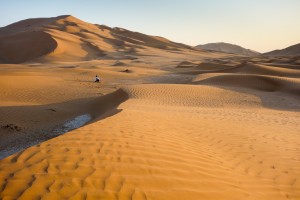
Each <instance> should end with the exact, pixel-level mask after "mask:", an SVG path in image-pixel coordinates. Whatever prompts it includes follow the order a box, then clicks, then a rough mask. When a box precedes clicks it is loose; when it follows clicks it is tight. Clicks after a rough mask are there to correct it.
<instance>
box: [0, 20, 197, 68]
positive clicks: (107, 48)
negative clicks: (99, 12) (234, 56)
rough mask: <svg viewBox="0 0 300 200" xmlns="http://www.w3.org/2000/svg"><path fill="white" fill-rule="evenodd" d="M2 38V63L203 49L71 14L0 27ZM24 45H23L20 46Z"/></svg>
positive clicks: (0, 50) (86, 58)
mask: <svg viewBox="0 0 300 200" xmlns="http://www.w3.org/2000/svg"><path fill="white" fill-rule="evenodd" d="M32 32H34V33H33V34H32ZM38 34H39V35H38ZM42 34H44V35H42ZM46 36H47V37H46ZM34 38H40V39H38V40H37V41H36V40H34ZM0 41H1V46H0V55H1V57H0V61H1V62H2V63H22V62H25V61H31V60H32V59H34V58H38V59H37V60H34V61H35V62H53V61H55V62H56V61H74V60H78V61H80V60H91V59H99V58H101V57H103V56H107V58H111V57H118V58H120V57H124V56H126V54H127V53H128V52H130V53H138V52H139V51H140V52H141V53H142V52H144V51H143V49H145V48H157V49H161V50H173V51H187V52H189V51H194V52H197V51H199V50H196V49H193V48H192V47H190V46H188V45H184V44H179V43H175V42H172V41H169V40H167V39H165V38H162V37H157V36H149V35H146V34H142V33H138V32H132V31H129V30H126V29H122V28H110V27H107V26H104V25H95V24H90V23H87V22H84V21H82V20H80V19H77V18H75V17H73V16H70V15H65V16H59V17H56V18H40V19H28V20H23V21H20V22H17V23H14V24H11V25H9V26H6V27H3V28H0ZM12 41H14V43H15V45H14V44H13V43H12ZM16 44H17V46H16ZM32 44H34V46H35V48H34V49H33V50H31V51H30V52H31V53H28V52H27V51H25V50H26V49H31V48H32ZM20 46H21V47H22V48H17V47H20ZM8 47H9V48H10V50H9V51H7V49H8ZM29 47H30V48H29Z"/></svg>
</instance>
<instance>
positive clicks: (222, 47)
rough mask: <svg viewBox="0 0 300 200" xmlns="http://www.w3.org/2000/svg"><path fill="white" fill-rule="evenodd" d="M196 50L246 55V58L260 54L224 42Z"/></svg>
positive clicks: (201, 46)
mask: <svg viewBox="0 0 300 200" xmlns="http://www.w3.org/2000/svg"><path fill="white" fill-rule="evenodd" d="M196 48H199V49H205V50H211V51H219V52H225V53H233V54H241V55H246V56H256V55H259V54H260V53H258V52H256V51H253V50H250V49H245V48H243V47H241V46H238V45H234V44H229V43H224V42H219V43H208V44H204V45H198V46H196Z"/></svg>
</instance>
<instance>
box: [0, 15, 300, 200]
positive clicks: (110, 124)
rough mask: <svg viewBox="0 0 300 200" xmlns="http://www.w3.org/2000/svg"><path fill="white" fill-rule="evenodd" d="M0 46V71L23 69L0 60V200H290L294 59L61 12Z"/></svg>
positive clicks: (296, 166) (295, 181)
mask: <svg viewBox="0 0 300 200" xmlns="http://www.w3.org/2000/svg"><path fill="white" fill-rule="evenodd" d="M3 38H6V41H4V40H3ZM35 38H37V40H38V41H40V42H41V45H40V46H39V45H37V46H35V47H34V48H29V47H31V46H32V45H33V44H34V42H35V41H33V40H35ZM0 43H1V45H3V48H2V46H1V48H0V50H1V51H3V52H4V54H2V53H1V54H0V55H1V56H2V57H1V62H5V63H7V62H11V63H18V62H24V63H23V64H0V104H1V106H0V159H1V160H0V199H148V200H149V199H155V200H156V199H166V200H169V199H180V200H181V199H191V200H193V199H195V200H198V199H212V200H218V199H220V200H221V199H222V200H223V199H231V200H235V199H236V200H240V199H247V200H252V199H253V200H265V199H272V200H273V199H274V200H286V199H300V190H299V188H300V181H299V178H298V177H300V149H299V141H300V138H299V137H300V135H299V132H300V127H299V120H300V115H299V111H300V106H299V105H300V104H299V103H300V97H299V94H300V93H299V92H300V90H299V87H300V81H299V77H300V68H299V63H298V60H299V59H298V58H297V57H272V58H271V57H264V56H258V57H246V56H239V55H232V54H226V53H218V52H206V51H200V50H193V49H191V47H189V46H187V45H183V44H179V43H176V42H171V41H169V40H167V39H165V38H162V37H158V36H148V35H145V34H142V33H137V32H131V31H129V30H126V29H122V28H110V27H107V26H104V25H94V24H89V23H86V22H83V21H81V20H79V19H77V18H75V17H72V16H68V15H66V16H60V17H56V18H40V19H29V20H24V21H21V22H17V23H15V24H12V25H9V26H7V27H3V28H1V29H0ZM18 45H20V47H22V48H23V49H22V48H17V47H18ZM29 49H30V50H29ZM23 50H28V52H27V53H26V54H25V53H24V51H23ZM95 75H98V76H99V77H100V78H101V82H100V83H95V82H94V77H95ZM2 158H3V159H2Z"/></svg>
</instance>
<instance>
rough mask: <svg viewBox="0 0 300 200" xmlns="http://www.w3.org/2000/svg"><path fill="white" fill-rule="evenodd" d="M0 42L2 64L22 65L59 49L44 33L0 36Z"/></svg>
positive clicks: (0, 60) (35, 32) (34, 32)
mask: <svg viewBox="0 0 300 200" xmlns="http://www.w3.org/2000/svg"><path fill="white" fill-rule="evenodd" d="M0 40H1V43H0V63H21V62H24V61H27V60H31V59H33V58H36V57H40V56H43V55H45V54H49V53H51V52H52V51H54V50H55V49H56V47H57V43H56V41H55V40H54V39H53V38H52V37H51V35H49V34H47V33H46V32H43V31H33V32H23V33H17V34H13V35H9V36H0ZM32 44H35V45H32ZM29 47H30V48H29Z"/></svg>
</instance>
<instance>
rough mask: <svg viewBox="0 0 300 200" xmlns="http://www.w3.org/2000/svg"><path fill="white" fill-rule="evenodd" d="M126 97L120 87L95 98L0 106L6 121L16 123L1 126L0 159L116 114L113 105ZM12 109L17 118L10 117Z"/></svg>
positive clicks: (116, 111)
mask: <svg viewBox="0 0 300 200" xmlns="http://www.w3.org/2000/svg"><path fill="white" fill-rule="evenodd" d="M127 98H128V96H127V94H126V93H125V92H124V91H123V90H121V89H119V90H117V91H115V92H113V93H111V94H108V95H105V96H101V97H97V98H90V99H81V100H75V101H68V102H62V103H58V104H50V105H42V106H24V107H21V106H20V107H13V106H9V107H0V112H1V113H2V114H4V115H7V116H8V117H7V120H6V121H14V123H16V124H18V125H15V124H7V125H5V126H2V127H0V138H1V140H0V159H3V158H4V157H7V156H9V155H12V154H13V153H16V152H18V151H21V150H23V149H25V148H28V147H30V146H33V145H36V144H39V143H41V142H43V141H46V140H49V139H51V138H53V137H57V136H59V135H62V134H64V133H66V132H69V131H71V130H74V129H77V128H79V127H81V126H83V125H85V124H87V123H92V122H95V121H97V120H100V119H103V118H105V116H109V115H110V114H112V115H113V114H116V113H118V112H120V110H117V109H115V108H116V107H117V106H118V105H119V104H120V103H122V102H124V101H126V99H127ZM54 108H55V109H54ZM62 110H63V111H62ZM12 112H13V113H14V118H15V117H16V118H17V119H16V120H14V119H12V118H11V117H12V116H11V113H12ZM106 112H107V113H106ZM105 113H106V114H105ZM104 114H105V115H104ZM1 124H2V123H1Z"/></svg>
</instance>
